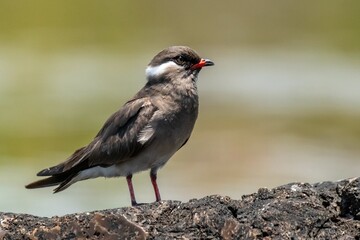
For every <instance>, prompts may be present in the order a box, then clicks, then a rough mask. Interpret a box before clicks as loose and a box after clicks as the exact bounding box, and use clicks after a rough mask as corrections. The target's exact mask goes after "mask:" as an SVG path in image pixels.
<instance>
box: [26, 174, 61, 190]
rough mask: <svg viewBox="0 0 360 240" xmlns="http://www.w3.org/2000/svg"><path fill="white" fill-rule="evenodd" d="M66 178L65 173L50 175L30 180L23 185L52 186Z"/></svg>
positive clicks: (27, 186) (34, 186)
mask: <svg viewBox="0 0 360 240" xmlns="http://www.w3.org/2000/svg"><path fill="white" fill-rule="evenodd" d="M66 178H67V176H66V175H62V176H61V175H58V176H51V177H48V178H45V179H41V180H39V181H36V182H32V183H30V184H28V185H26V186H25V187H26V188H28V189H33V188H43V187H52V186H56V185H59V184H60V183H62V182H63V181H65V180H66Z"/></svg>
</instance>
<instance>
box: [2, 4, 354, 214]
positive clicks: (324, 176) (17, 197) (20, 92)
mask: <svg viewBox="0 0 360 240" xmlns="http://www.w3.org/2000/svg"><path fill="white" fill-rule="evenodd" d="M359 12H360V2H359V1H355V0H354V1H316V2H314V1H301V2H295V1H285V0H282V1H265V0H263V1H226V2H224V1H212V0H210V1H165V0H162V1H110V0H109V1H93V0H86V1H85V0H79V1H69V0H62V1H48V0H38V1H24V0H20V1H10V0H2V1H1V2H0V109H1V113H0V181H1V185H0V194H1V198H0V211H4V212H6V211H11V212H22V213H31V214H37V215H42V216H52V215H55V214H58V215H63V214H67V213H73V212H81V211H90V210H96V209H103V208H114V207H122V206H128V205H129V203H130V200H129V194H128V190H127V186H126V181H125V179H123V178H121V179H104V178H99V179H96V180H88V181H84V182H79V183H77V184H75V185H73V186H72V187H71V188H69V189H68V190H66V191H64V192H61V193H59V194H55V195H53V194H52V191H51V189H50V188H47V189H40V190H32V191H30V190H26V189H25V188H24V185H25V184H27V183H29V182H30V181H33V180H35V179H36V177H35V174H36V173H37V172H38V171H39V170H41V169H43V168H45V167H49V166H52V165H55V164H57V163H58V162H60V161H63V160H64V159H66V158H67V157H68V156H69V155H70V154H71V153H72V152H73V151H74V150H75V149H77V148H79V147H81V146H83V145H85V144H87V143H88V142H89V141H90V140H91V139H92V138H93V137H94V136H95V134H96V133H97V131H98V130H99V129H100V127H101V126H102V124H103V123H104V121H105V120H106V119H107V117H108V116H109V115H110V114H112V113H113V112H114V111H116V110H117V109H118V108H119V107H120V106H121V105H122V104H123V103H124V101H126V100H127V99H129V98H131V97H132V96H133V95H134V94H135V93H136V92H137V90H138V89H140V88H141V87H142V86H143V85H144V83H145V77H144V76H145V74H144V70H145V67H146V65H147V64H148V62H149V61H150V60H151V58H152V57H153V56H154V55H155V54H156V53H157V52H159V51H160V50H162V49H163V48H165V47H168V46H171V45H188V46H190V47H192V48H193V49H195V50H196V51H197V52H198V53H199V54H200V55H201V56H203V57H206V58H210V59H212V60H213V61H214V62H215V63H216V65H215V66H214V67H212V68H206V69H204V70H203V71H202V72H201V74H200V77H199V82H198V86H199V94H200V101H201V106H200V115H199V119H198V121H197V124H196V127H195V129H194V132H193V135H192V138H191V139H190V141H189V142H188V144H187V145H186V147H184V148H182V149H181V151H179V152H178V153H177V154H176V155H175V156H174V157H173V158H172V159H171V160H170V161H169V162H168V164H167V165H166V166H165V167H164V169H162V170H161V171H160V172H159V185H160V190H161V193H162V197H163V199H173V200H182V201H187V200H189V199H191V198H200V197H203V196H205V195H210V194H222V195H228V196H231V197H232V198H240V197H241V195H243V194H247V193H252V192H254V191H256V190H257V189H258V188H259V187H269V188H270V187H274V186H277V185H281V184H285V183H288V182H293V181H300V182H317V181H325V180H338V179H343V178H349V177H355V176H359V172H360V159H359V156H360V150H359V143H360V121H359V120H360V93H359V92H360V14H359ZM134 184H135V185H134V187H135V191H136V194H137V198H138V201H139V202H151V201H153V200H154V196H153V190H152V187H151V183H150V181H149V177H148V173H147V172H145V173H141V174H138V175H136V176H135V178H134Z"/></svg>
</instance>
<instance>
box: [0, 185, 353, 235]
mask: <svg viewBox="0 0 360 240" xmlns="http://www.w3.org/2000/svg"><path fill="white" fill-rule="evenodd" d="M0 239H225V240H226V239H360V178H355V179H348V180H342V181H339V182H322V183H316V184H313V185H311V184H307V183H291V184H287V185H284V186H280V187H277V188H274V189H270V190H269V189H266V188H261V189H259V190H258V192H257V193H253V194H251V195H246V196H243V197H242V199H241V200H233V199H230V198H229V197H223V196H207V197H204V198H201V199H194V200H190V201H189V202H187V203H182V202H178V201H162V202H161V203H152V204H145V205H140V206H138V207H126V208H120V209H110V210H101V211H94V212H90V213H79V214H71V215H65V216H62V217H57V216H55V217H52V218H46V217H36V216H31V215H27V214H14V213H1V212H0Z"/></svg>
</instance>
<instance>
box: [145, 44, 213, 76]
mask: <svg viewBox="0 0 360 240" xmlns="http://www.w3.org/2000/svg"><path fill="white" fill-rule="evenodd" d="M212 65H214V63H213V62H212V61H211V60H209V59H203V58H200V57H199V55H198V54H197V53H196V52H195V51H194V50H192V49H191V48H189V47H185V46H173V47H169V48H166V49H164V50H162V51H161V52H159V53H158V54H157V55H156V56H155V57H154V58H153V59H152V60H151V62H150V63H149V65H148V67H147V68H146V77H147V79H148V81H149V82H159V81H160V82H161V81H168V80H171V79H179V78H180V79H182V78H187V79H188V78H189V77H190V78H191V79H192V80H193V81H195V80H196V79H197V75H198V73H199V72H200V70H201V69H202V68H203V67H206V66H212Z"/></svg>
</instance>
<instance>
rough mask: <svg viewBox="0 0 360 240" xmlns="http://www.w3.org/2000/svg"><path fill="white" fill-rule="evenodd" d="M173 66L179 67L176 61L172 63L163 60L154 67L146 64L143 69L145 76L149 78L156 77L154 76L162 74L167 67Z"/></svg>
mask: <svg viewBox="0 0 360 240" xmlns="http://www.w3.org/2000/svg"><path fill="white" fill-rule="evenodd" d="M174 67H179V66H178V65H177V64H176V63H174V62H173V61H168V62H165V63H163V64H160V65H159V66H156V67H152V66H148V67H147V68H146V71H145V73H146V77H148V78H150V77H156V76H159V75H162V74H164V73H165V72H166V71H167V70H168V69H169V68H174Z"/></svg>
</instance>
